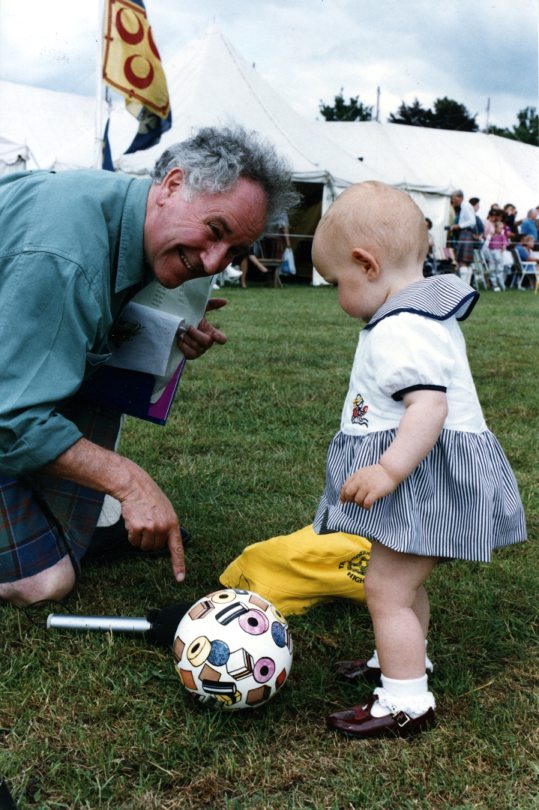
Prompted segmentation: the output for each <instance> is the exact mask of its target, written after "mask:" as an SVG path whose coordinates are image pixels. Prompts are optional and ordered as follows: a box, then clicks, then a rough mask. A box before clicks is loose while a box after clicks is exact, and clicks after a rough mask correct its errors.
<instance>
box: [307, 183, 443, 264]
mask: <svg viewBox="0 0 539 810" xmlns="http://www.w3.org/2000/svg"><path fill="white" fill-rule="evenodd" d="M317 230H318V232H319V234H320V235H322V234H323V235H325V236H328V237H329V238H334V239H339V240H343V242H344V247H345V248H346V249H352V248H354V247H361V248H363V249H365V250H369V251H370V252H372V253H373V254H374V255H375V256H376V258H377V259H378V261H379V262H380V264H381V266H382V267H383V266H384V264H385V263H386V262H387V263H389V264H391V265H393V266H397V265H398V264H399V263H401V262H407V261H409V260H410V259H413V260H414V261H418V262H423V260H424V259H425V256H426V255H427V251H428V247H429V242H428V228H427V223H426V222H425V216H424V214H423V213H422V212H421V210H420V208H419V207H418V206H417V205H416V204H415V202H414V201H413V200H412V198H411V197H410V196H409V195H408V194H406V192H404V191H401V190H400V189H397V188H393V187H392V186H388V185H386V184H385V183H379V182H377V181H374V180H369V181H367V182H365V183H357V184H354V185H352V186H349V187H348V188H347V189H345V191H343V192H342V194H341V195H340V196H339V197H337V199H336V200H335V202H334V203H332V205H331V206H330V207H329V208H328V210H327V212H326V213H325V214H324V216H323V217H322V219H321V220H320V223H319V225H318V229H317Z"/></svg>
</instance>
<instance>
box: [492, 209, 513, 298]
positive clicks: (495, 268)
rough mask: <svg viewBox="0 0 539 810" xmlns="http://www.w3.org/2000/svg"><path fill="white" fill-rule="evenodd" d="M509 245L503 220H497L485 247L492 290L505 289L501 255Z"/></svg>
mask: <svg viewBox="0 0 539 810" xmlns="http://www.w3.org/2000/svg"><path fill="white" fill-rule="evenodd" d="M508 245H509V239H508V238H507V234H506V232H505V225H504V224H503V222H497V223H496V225H495V226H494V233H493V234H491V236H489V237H488V240H487V249H488V255H489V266H490V283H491V284H492V289H493V290H494V292H498V291H500V290H505V274H504V268H503V255H504V251H506V250H507V246H508Z"/></svg>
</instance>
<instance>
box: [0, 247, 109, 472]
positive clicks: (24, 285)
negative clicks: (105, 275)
mask: <svg viewBox="0 0 539 810" xmlns="http://www.w3.org/2000/svg"><path fill="white" fill-rule="evenodd" d="M0 270H1V272H0V297H1V300H2V317H1V320H0V357H1V360H2V374H1V375H0V473H2V474H4V475H12V476H14V477H18V476H20V475H22V474H24V473H27V472H30V471H32V470H36V469H39V468H40V467H42V466H44V465H45V464H48V463H49V462H50V461H53V460H54V459H55V458H57V457H58V456H59V455H60V454H61V453H63V452H64V451H65V450H67V449H68V448H69V447H71V445H73V444H74V443H75V442H76V441H77V440H78V439H79V438H80V437H81V433H80V431H79V430H78V428H77V427H76V426H75V425H74V424H73V423H72V422H70V421H69V420H68V419H66V418H65V417H64V416H62V415H61V414H60V413H58V411H57V404H59V403H60V402H62V400H65V399H67V398H68V397H70V396H72V395H73V394H74V393H75V392H76V391H77V390H78V388H79V386H80V384H81V381H82V379H83V377H84V372H85V366H86V356H87V353H88V351H91V350H92V347H93V345H94V343H95V340H96V335H97V332H98V324H99V323H100V312H99V307H98V305H97V302H96V301H95V298H94V296H93V294H92V292H91V289H90V287H89V285H88V283H87V281H86V278H85V276H84V273H83V272H82V271H81V269H80V268H79V267H77V266H76V265H73V263H71V262H69V261H67V260H66V259H64V258H61V257H59V256H56V255H53V254H49V253H46V252H40V251H33V252H28V253H20V254H18V255H16V256H13V257H10V258H7V259H3V260H2V262H1V267H0Z"/></svg>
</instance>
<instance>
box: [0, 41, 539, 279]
mask: <svg viewBox="0 0 539 810" xmlns="http://www.w3.org/2000/svg"><path fill="white" fill-rule="evenodd" d="M164 67H165V72H166V75H167V82H168V86H169V92H170V98H171V108H172V117H173V126H172V129H171V130H170V131H169V132H167V133H165V135H164V136H163V138H162V140H161V143H160V144H158V145H157V146H155V147H153V148H152V149H149V150H145V151H143V152H137V153H135V154H132V155H124V154H123V152H124V151H125V149H126V148H127V147H128V145H129V144H130V143H131V141H132V139H133V137H134V135H135V132H136V127H137V122H136V121H135V119H134V118H133V117H132V116H131V115H129V113H127V112H126V110H125V107H124V103H123V99H122V100H119V99H117V101H116V103H115V106H114V109H113V111H112V114H111V122H110V140H111V146H112V154H113V158H114V159H115V163H116V166H117V168H118V169H119V170H121V171H124V172H126V173H129V174H134V175H144V174H147V173H148V172H149V171H150V170H151V168H152V166H153V164H154V163H155V160H156V158H157V157H158V156H159V155H160V154H161V152H162V151H163V149H164V148H166V147H167V145H169V144H171V143H174V142H175V141H179V140H182V139H183V138H184V137H186V136H188V135H189V134H190V133H191V132H192V131H193V130H195V129H197V128H198V127H200V126H204V125H208V124H216V125H227V124H233V123H240V124H242V125H244V126H245V127H246V128H248V129H255V130H257V131H259V132H260V133H262V134H263V135H264V136H265V137H266V138H267V139H268V140H270V141H271V142H272V143H274V145H275V146H276V148H277V149H278V151H279V152H281V153H282V154H284V155H285V156H286V157H287V158H288V160H289V162H290V165H291V167H292V170H293V176H294V179H295V181H296V183H297V184H298V185H299V188H300V190H301V192H302V193H303V194H304V197H305V200H306V205H305V206H304V211H303V213H304V216H303V217H302V218H301V219H298V220H297V221H296V222H295V223H294V227H295V229H296V231H297V232H300V233H306V234H309V233H312V232H313V230H314V227H315V225H316V222H317V221H318V218H319V216H320V213H321V211H323V210H324V209H325V207H326V206H327V204H328V203H329V202H330V201H331V199H332V198H333V197H334V196H335V195H336V194H338V193H339V192H340V191H341V190H342V189H343V188H344V187H346V185H348V184H349V183H353V182H360V181H362V180H366V179H377V180H382V181H385V182H388V183H390V184H392V185H395V186H399V187H401V188H404V189H406V190H407V191H409V193H410V194H411V195H412V196H413V197H414V199H416V201H417V202H418V204H419V205H420V207H421V208H422V210H423V211H424V213H425V215H426V216H428V217H430V219H432V221H433V223H434V229H433V233H434V236H435V239H436V242H437V244H442V243H443V241H444V231H443V228H444V226H445V225H446V224H447V220H448V211H449V194H450V192H451V191H452V189H454V188H462V189H463V190H464V193H465V195H466V196H467V197H471V196H477V197H480V198H481V201H482V211H481V213H482V214H483V216H485V215H486V213H487V210H488V207H489V206H490V204H491V203H493V202H498V203H500V204H501V205H503V204H504V203H506V202H512V203H514V204H515V205H516V206H517V208H518V209H519V214H520V216H525V214H526V211H527V210H528V208H531V207H532V206H535V205H537V203H538V202H539V199H537V194H538V189H539V183H538V182H537V180H538V160H537V158H538V155H539V149H537V147H533V146H528V145H526V144H521V143H518V142H515V141H510V140H508V139H506V138H499V137H496V136H493V135H484V134H482V133H467V132H455V131H449V130H439V129H424V128H420V127H409V126H403V125H400V124H381V123H378V122H376V121H368V122H353V123H340V122H317V123H316V122H310V121H308V120H306V119H304V118H303V117H302V116H300V115H299V114H298V113H296V112H295V111H294V110H293V109H292V108H291V107H290V106H289V105H288V104H287V103H286V102H285V101H284V100H283V99H282V98H281V97H280V96H279V95H278V94H277V93H276V92H275V91H274V90H273V89H272V88H271V87H270V86H269V85H268V84H267V82H266V81H265V80H264V79H263V78H262V77H261V76H260V74H259V73H258V72H257V70H256V69H255V67H254V66H252V65H250V64H249V63H248V62H246V60H245V59H243V57H242V56H240V54H238V52H237V51H236V50H235V49H234V48H233V46H232V45H231V44H230V42H229V41H228V40H227V39H226V38H225V37H224V36H223V35H222V34H221V32H220V31H219V30H218V28H216V27H213V28H211V29H210V30H209V31H208V32H207V33H206V34H205V35H204V36H203V37H202V38H200V39H199V40H197V41H195V42H193V43H191V44H190V45H188V46H187V47H185V48H184V49H183V50H181V51H180V52H179V53H178V54H177V55H176V56H175V57H173V58H172V59H171V60H169V61H168V62H166V63H165V64H164ZM0 104H1V106H2V110H3V116H2V124H1V127H0V137H2V138H4V139H7V140H9V141H12V142H13V143H14V144H15V147H17V145H24V146H19V151H21V152H22V150H23V149H26V150H27V151H26V152H25V153H24V161H25V163H26V165H27V167H28V168H36V167H39V168H56V169H63V168H76V167H90V166H95V165H96V153H98V152H99V150H98V149H97V148H96V145H98V141H97V140H96V132H98V133H99V135H100V134H101V133H102V130H103V127H104V123H105V115H104V105H102V108H101V110H102V113H101V115H100V116H97V115H96V108H97V105H96V102H95V100H94V99H92V98H89V97H86V96H77V95H74V94H69V93H59V92H56V91H53V90H46V89H43V88H37V87H29V86H26V85H20V84H15V83H13V82H6V81H0ZM96 122H99V123H98V125H97V127H96ZM6 149H7V147H6ZM15 151H17V149H15ZM6 154H8V153H7V152H6ZM8 160H11V158H8V159H5V160H4V161H3V164H2V163H1V158H0V170H2V171H5V170H6V167H8V166H11V165H13V164H10V163H8ZM2 166H3V168H2ZM295 248H296V249H299V250H300V251H301V249H302V248H303V251H304V253H305V261H306V262H308V254H309V250H310V241H309V240H308V239H307V240H304V242H303V243H302V242H301V240H300V241H296V243H295ZM315 279H316V276H315Z"/></svg>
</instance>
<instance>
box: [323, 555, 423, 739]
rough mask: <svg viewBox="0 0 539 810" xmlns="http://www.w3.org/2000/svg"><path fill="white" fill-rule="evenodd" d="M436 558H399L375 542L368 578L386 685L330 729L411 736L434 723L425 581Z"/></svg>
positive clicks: (333, 718)
mask: <svg viewBox="0 0 539 810" xmlns="http://www.w3.org/2000/svg"><path fill="white" fill-rule="evenodd" d="M436 562H437V560H436V558H433V557H418V556H415V555H412V554H400V553H398V552H395V551H391V549H388V548H386V547H385V546H383V545H381V544H380V543H376V542H374V543H373V544H372V549H371V557H370V561H369V567H368V569H367V574H366V576H365V595H366V597H367V606H368V608H369V612H370V614H371V618H372V621H373V626H374V635H375V639H376V648H377V651H378V657H379V661H380V666H381V670H382V674H381V682H382V687H381V688H377V689H376V690H375V693H374V695H373V697H372V698H371V699H370V700H369V701H368V702H367V703H366V704H365V705H364V706H355V707H353V708H352V709H347V710H345V711H342V712H336V713H334V714H332V715H330V717H329V718H328V725H329V726H330V728H333V729H336V730H337V731H341V732H343V733H344V734H348V735H350V736H354V737H361V738H366V737H377V736H386V735H395V736H408V735H410V734H414V733H417V732H418V731H422V730H423V729H426V728H429V726H431V725H432V724H433V722H434V711H433V710H434V705H435V703H434V697H433V695H432V694H431V693H430V692H429V690H428V678H427V675H426V673H425V637H426V632H427V629H428V623H429V602H428V597H427V593H426V591H425V589H424V587H423V583H424V582H425V580H426V579H427V578H428V576H429V574H430V573H431V571H432V569H433V568H434V566H435V565H436Z"/></svg>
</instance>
